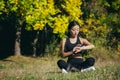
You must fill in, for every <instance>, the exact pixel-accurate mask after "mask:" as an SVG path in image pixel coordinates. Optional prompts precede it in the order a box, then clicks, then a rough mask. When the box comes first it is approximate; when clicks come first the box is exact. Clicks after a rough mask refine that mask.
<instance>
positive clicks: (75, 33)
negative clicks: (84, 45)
mask: <svg viewBox="0 0 120 80" xmlns="http://www.w3.org/2000/svg"><path fill="white" fill-rule="evenodd" d="M79 30H80V28H79V26H78V25H75V26H73V27H72V28H71V30H70V35H71V37H77V36H78V34H79Z"/></svg>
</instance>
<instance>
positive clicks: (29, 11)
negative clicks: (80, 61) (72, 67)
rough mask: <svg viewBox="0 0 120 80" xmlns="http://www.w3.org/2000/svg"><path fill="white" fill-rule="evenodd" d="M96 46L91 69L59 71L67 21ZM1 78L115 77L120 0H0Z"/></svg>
mask: <svg viewBox="0 0 120 80" xmlns="http://www.w3.org/2000/svg"><path fill="white" fill-rule="evenodd" d="M72 20H76V21H78V22H79V24H80V26H81V27H80V34H79V36H80V37H83V38H87V39H88V40H89V41H90V42H91V43H93V44H94V45H95V49H93V50H90V51H84V54H85V55H84V56H85V57H84V58H86V57H90V56H92V57H94V58H95V59H96V64H95V66H96V69H97V70H96V71H95V72H88V73H75V74H73V73H70V74H67V75H66V76H65V75H63V74H61V73H60V70H59V69H58V67H57V65H56V62H57V60H58V59H61V57H60V41H61V39H62V38H64V37H66V35H67V34H66V33H67V27H68V24H69V22H70V21H72ZM0 37H1V38H0V79H1V80H66V79H67V80H79V79H81V80H101V79H102V80H119V78H120V65H119V61H120V0H0Z"/></svg>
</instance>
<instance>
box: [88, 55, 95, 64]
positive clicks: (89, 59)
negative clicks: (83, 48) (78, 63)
mask: <svg viewBox="0 0 120 80" xmlns="http://www.w3.org/2000/svg"><path fill="white" fill-rule="evenodd" d="M86 62H87V64H89V66H93V65H94V64H95V59H94V58H92V57H90V58H87V59H86Z"/></svg>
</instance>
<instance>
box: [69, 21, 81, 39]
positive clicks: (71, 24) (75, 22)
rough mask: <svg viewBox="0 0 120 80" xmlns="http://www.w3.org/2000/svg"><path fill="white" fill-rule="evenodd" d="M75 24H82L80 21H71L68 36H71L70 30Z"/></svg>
mask: <svg viewBox="0 0 120 80" xmlns="http://www.w3.org/2000/svg"><path fill="white" fill-rule="evenodd" d="M75 25H78V26H79V27H80V25H79V23H78V22H77V21H75V20H74V21H71V22H70V24H69V25H68V37H70V30H71V29H72V28H73V27H74V26H75Z"/></svg>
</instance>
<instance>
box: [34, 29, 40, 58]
mask: <svg viewBox="0 0 120 80" xmlns="http://www.w3.org/2000/svg"><path fill="white" fill-rule="evenodd" d="M38 36H39V31H37V34H36V37H35V39H34V41H33V57H36V56H37V51H36V48H37V47H36V46H37V42H38Z"/></svg>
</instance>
